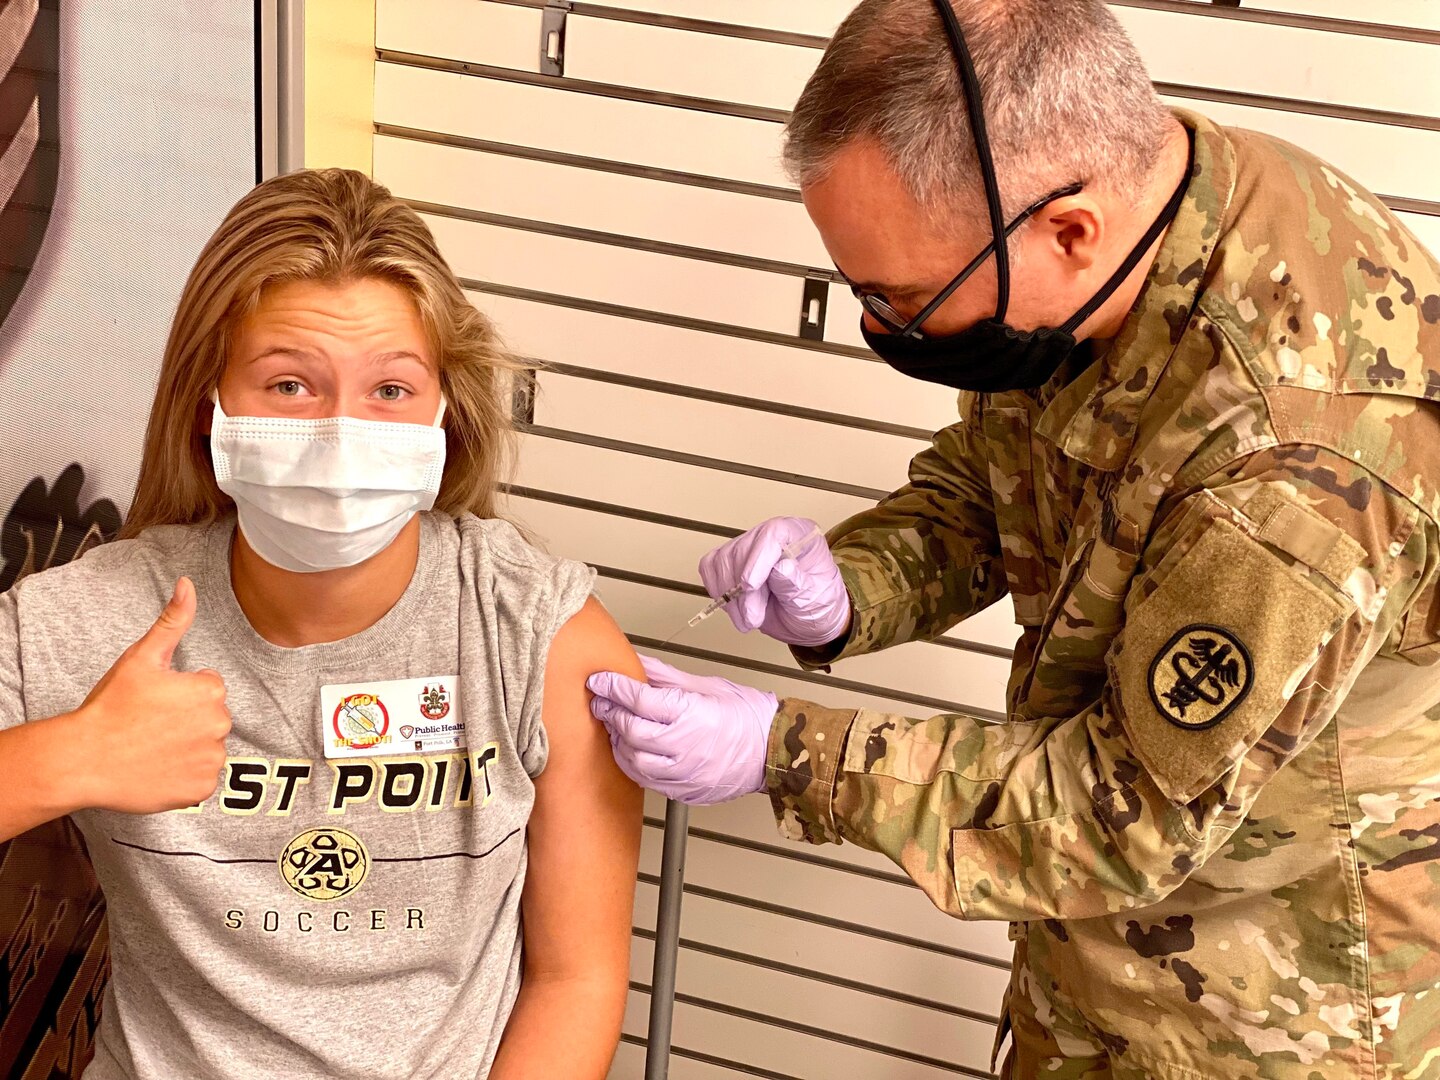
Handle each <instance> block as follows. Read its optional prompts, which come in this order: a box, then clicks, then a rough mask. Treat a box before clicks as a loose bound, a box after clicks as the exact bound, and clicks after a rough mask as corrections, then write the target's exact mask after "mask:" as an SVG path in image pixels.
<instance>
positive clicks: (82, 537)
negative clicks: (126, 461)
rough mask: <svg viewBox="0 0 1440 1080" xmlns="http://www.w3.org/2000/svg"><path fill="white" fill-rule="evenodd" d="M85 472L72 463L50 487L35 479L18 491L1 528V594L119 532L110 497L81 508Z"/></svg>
mask: <svg viewBox="0 0 1440 1080" xmlns="http://www.w3.org/2000/svg"><path fill="white" fill-rule="evenodd" d="M84 484H85V470H84V469H82V468H81V467H80V466H79V465H71V466H70V467H69V468H67V469H66V470H65V471H64V472H62V473H61V474H60V479H58V480H56V481H55V485H54V487H46V485H45V480H44V478H43V477H39V476H37V477H36V478H35V479H34V480H32V481H30V483H29V484H27V485H26V487H25V490H24V491H22V492H20V497H19V498H18V499H16V500H15V505H14V506H13V507H11V508H10V512H9V513H8V514H6V515H5V523H4V524H3V525H0V592H4V591H5V590H6V589H8V588H10V586H12V585H14V584H15V583H16V582H17V581H19V580H21V579H22V578H25V577H28V576H29V575H31V574H36V573H39V572H40V571H41V570H45V569H48V568H49V567H52V566H60V565H62V564H64V563H68V562H70V561H71V560H73V559H78V558H79V557H80V556H81V555H84V554H85V552H87V551H89V550H90V549H91V548H92V547H94V546H95V545H97V544H103V543H104V542H105V541H107V540H113V539H114V538H115V534H116V533H117V532H119V531H120V511H119V510H118V509H117V508H116V506H115V504H114V503H112V502H111V501H110V500H109V499H99V500H97V501H96V502H93V503H91V504H90V505H89V506H87V507H84V508H83V509H82V508H81V506H80V489H81V488H82V487H83V486H84Z"/></svg>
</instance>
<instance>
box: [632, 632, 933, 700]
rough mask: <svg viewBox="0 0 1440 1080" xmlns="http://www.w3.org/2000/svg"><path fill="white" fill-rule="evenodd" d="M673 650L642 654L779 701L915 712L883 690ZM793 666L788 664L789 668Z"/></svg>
mask: <svg viewBox="0 0 1440 1080" xmlns="http://www.w3.org/2000/svg"><path fill="white" fill-rule="evenodd" d="M682 648H684V642H683V641H677V642H676V644H675V646H674V649H682ZM674 649H671V648H666V647H664V646H659V647H655V648H651V647H648V646H646V647H644V648H642V650H641V651H643V652H645V653H646V654H647V655H652V656H655V657H656V658H657V659H660V660H663V661H664V662H665V663H667V664H670V665H671V666H672V667H676V668H679V669H680V670H681V671H690V672H694V673H695V674H698V675H718V676H720V677H721V678H722V679H729V680H730V681H731V682H737V683H740V684H741V685H743V686H753V687H755V689H757V690H768V691H769V692H770V693H772V694H774V695H775V696H776V697H778V698H782V699H783V698H795V699H797V700H800V701H812V702H814V703H815V704H817V705H824V706H826V707H827V708H835V709H878V710H879V711H881V712H891V713H899V714H900V715H901V716H903V715H905V714H906V713H908V712H914V711H916V710H915V706H914V705H912V704H909V703H907V702H903V701H896V700H895V699H893V698H887V697H885V696H884V691H883V690H881V691H876V692H875V693H860V692H858V691H855V690H849V689H844V688H841V687H835V686H826V685H825V683H824V682H823V681H803V680H801V679H799V678H797V677H790V676H785V675H774V674H770V673H769V672H766V671H755V670H753V669H751V668H746V667H741V666H739V665H738V664H734V665H732V664H726V663H724V662H722V661H720V660H712V659H697V658H696V657H694V656H693V655H687V654H685V653H683V652H676V651H674ZM793 667H794V666H793V665H791V668H792V669H793ZM796 674H797V675H798V671H797V672H796Z"/></svg>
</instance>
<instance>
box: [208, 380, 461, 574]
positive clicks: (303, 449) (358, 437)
mask: <svg viewBox="0 0 1440 1080" xmlns="http://www.w3.org/2000/svg"><path fill="white" fill-rule="evenodd" d="M214 401H215V419H214V422H213V424H212V427H211V432H210V452H211V457H212V458H213V459H214V462H215V479H216V480H217V481H218V482H219V484H220V490H221V491H223V492H225V494H227V495H229V496H230V497H231V498H232V499H234V500H235V506H236V508H237V510H238V511H239V515H240V531H241V532H242V533H244V534H245V540H246V542H247V543H249V545H250V546H251V547H252V548H253V549H254V550H255V553H256V554H257V555H259V556H260V557H261V558H262V559H264V560H265V561H266V562H268V563H271V564H272V565H274V566H278V567H280V568H281V569H282V570H291V571H294V572H295V573H299V574H312V573H318V572H319V571H322V570H336V569H339V568H340V567H344V566H356V565H358V564H359V563H362V562H364V561H365V560H366V559H369V558H372V557H373V556H375V555H378V554H379V553H380V552H382V551H384V550H385V549H386V548H387V547H389V546H390V544H391V542H392V541H393V540H394V539H395V537H396V536H398V535H399V534H400V530H401V529H403V528H404V527H405V526H406V524H407V523H408V522H409V521H410V519H411V518H412V517H414V516H415V515H416V514H417V513H419V512H422V511H425V510H429V509H430V508H431V507H432V506H434V505H435V496H436V495H437V494H439V491H440V476H441V474H442V473H443V472H444V469H445V432H444V430H443V429H441V427H440V421H441V420H442V419H443V418H444V416H445V401H444V399H443V398H442V399H441V401H440V411H439V412H438V413H436V415H435V424H434V425H433V426H431V427H423V426H421V425H420V424H394V423H386V422H383V421H379V420H356V419H354V418H353V417H349V416H336V417H327V418H325V419H322V420H291V419H287V418H283V417H278V416H226V415H225V410H224V409H222V408H221V407H220V395H219V394H218V393H217V394H215V395H214Z"/></svg>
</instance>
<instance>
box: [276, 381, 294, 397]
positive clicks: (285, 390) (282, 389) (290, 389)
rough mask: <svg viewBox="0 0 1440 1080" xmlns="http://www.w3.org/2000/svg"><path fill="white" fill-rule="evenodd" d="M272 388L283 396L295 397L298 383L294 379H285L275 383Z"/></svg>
mask: <svg viewBox="0 0 1440 1080" xmlns="http://www.w3.org/2000/svg"><path fill="white" fill-rule="evenodd" d="M274 389H275V390H276V391H277V392H279V393H280V394H282V395H284V396H285V397H296V396H298V395H299V393H300V384H299V382H297V381H296V380H294V379H286V380H285V381H284V382H281V383H276V384H275V386H274Z"/></svg>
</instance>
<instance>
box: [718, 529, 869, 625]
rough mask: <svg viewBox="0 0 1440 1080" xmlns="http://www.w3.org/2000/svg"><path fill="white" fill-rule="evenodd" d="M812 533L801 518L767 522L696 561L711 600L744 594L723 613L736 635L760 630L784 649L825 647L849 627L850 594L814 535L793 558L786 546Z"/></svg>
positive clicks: (822, 541)
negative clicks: (733, 593)
mask: <svg viewBox="0 0 1440 1080" xmlns="http://www.w3.org/2000/svg"><path fill="white" fill-rule="evenodd" d="M816 528H817V526H816V524H815V523H814V522H813V521H807V520H806V519H805V518H771V519H770V520H769V521H766V522H762V523H761V524H759V525H757V526H755V528H753V529H751V530H750V531H749V532H747V533H745V534H744V535H742V536H737V537H736V538H735V539H734V540H731V541H729V542H728V543H726V544H722V545H721V546H720V547H718V548H716V549H715V550H714V551H712V552H710V554H708V555H706V556H705V557H704V558H702V559H701V560H700V579H701V580H702V581H703V582H704V583H705V589H706V591H707V592H708V593H709V594H710V596H711V598H712V599H719V598H720V597H721V596H723V595H724V594H725V593H726V592H728V591H729V590H731V589H733V588H734V587H735V586H736V585H737V584H739V585H742V586H743V587H744V589H745V591H744V592H743V593H741V595H740V596H739V597H737V598H736V599H735V600H732V601H731V602H730V603H729V604H726V605H725V612H726V614H728V615H729V616H730V621H731V622H733V623H734V624H735V629H737V630H739V631H740V632H741V633H742V634H748V633H749V632H750V631H751V630H760V631H761V632H762V633H764V634H766V635H767V636H769V637H772V638H774V639H775V640H776V641H783V642H785V644H787V645H812V646H813V645H828V644H829V643H830V642H832V641H834V640H835V639H836V638H838V637H840V636H841V635H842V634H844V633H845V631H846V629H848V628H849V626H850V594H849V593H847V592H846V591H845V583H844V581H842V580H841V578H840V569H839V567H837V566H836V565H835V560H834V559H833V558H831V557H830V548H829V547H828V546H827V545H826V543H825V537H824V535H823V534H822V535H820V536H817V537H815V538H814V539H813V540H811V541H810V542H809V543H808V544H806V545H805V546H804V547H802V548H801V549H800V551H799V553H798V554H797V556H796V557H795V558H793V559H791V558H787V557H786V555H785V548H786V546H788V545H790V544H793V543H794V542H795V541H797V540H800V539H802V538H803V537H805V536H806V535H807V534H808V533H811V532H813V531H814V530H815V529H816Z"/></svg>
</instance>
